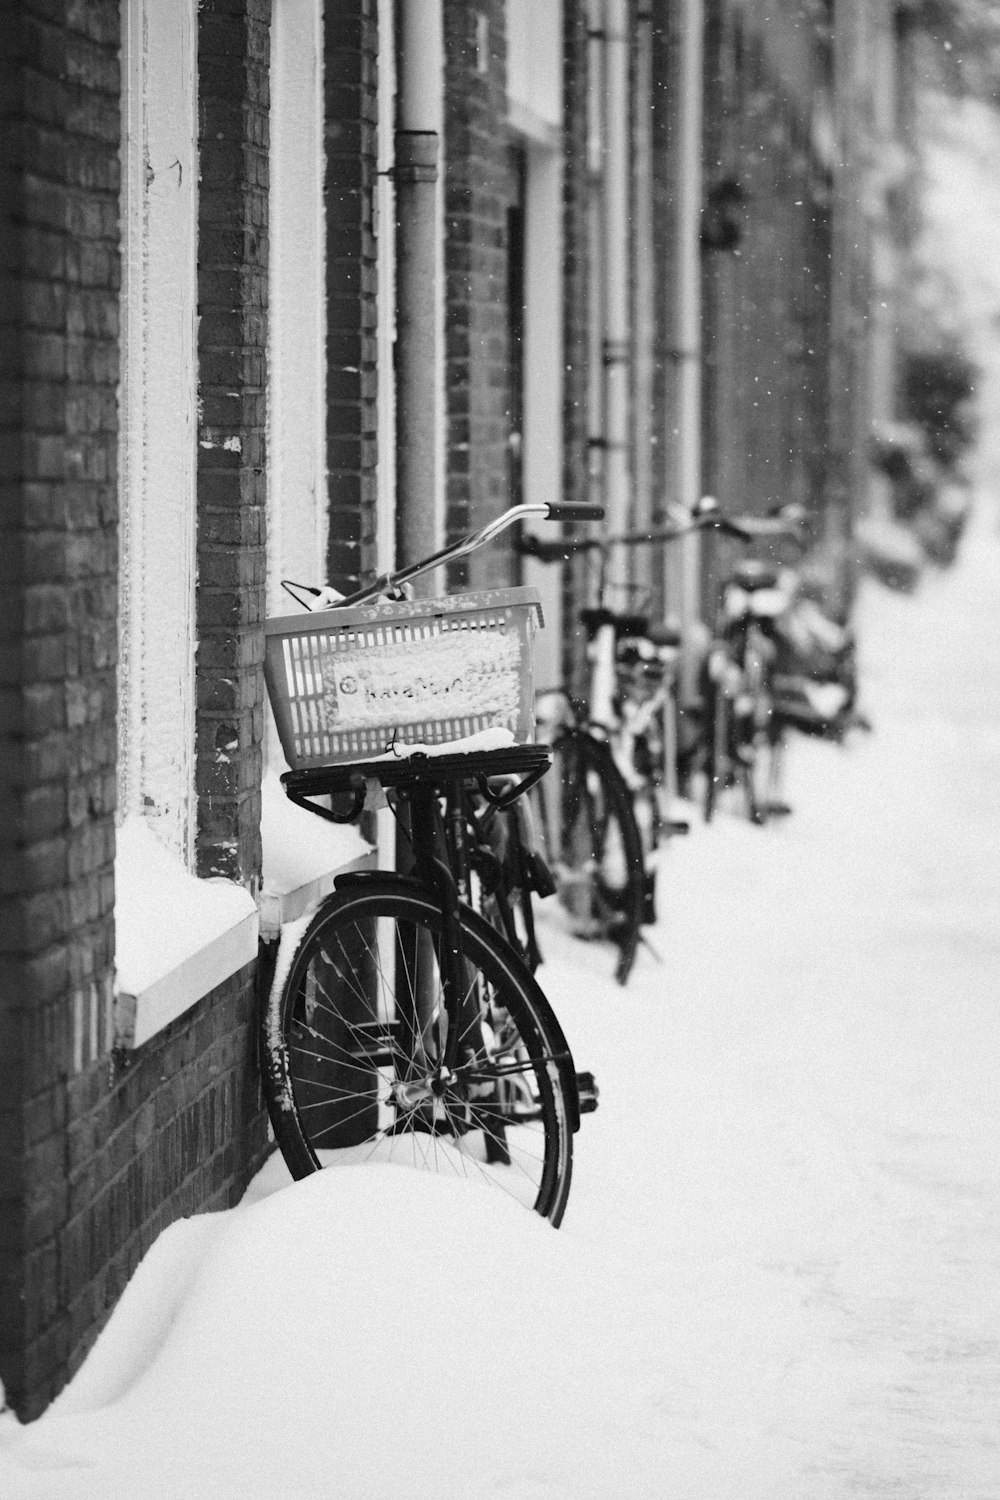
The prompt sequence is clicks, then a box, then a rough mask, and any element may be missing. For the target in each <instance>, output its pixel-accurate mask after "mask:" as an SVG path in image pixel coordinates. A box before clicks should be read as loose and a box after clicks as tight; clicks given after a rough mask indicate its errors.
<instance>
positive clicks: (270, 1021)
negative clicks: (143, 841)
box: [261, 886, 576, 1225]
mask: <svg viewBox="0 0 1000 1500" xmlns="http://www.w3.org/2000/svg"><path fill="white" fill-rule="evenodd" d="M441 926H442V924H441V914H440V912H439V911H438V910H437V908H436V907H435V906H434V904H433V902H432V901H430V900H429V899H427V898H426V897H424V896H423V895H422V894H421V893H420V892H419V891H417V890H414V891H408V890H401V889H400V888H399V887H398V886H396V887H395V888H390V887H389V886H386V887H383V888H378V887H375V888H368V889H364V888H359V889H351V888H347V889H343V890H340V891H338V892H336V893H335V894H334V895H333V896H331V897H329V898H328V899H327V900H326V901H325V902H324V903H323V904H322V906H321V907H320V908H319V910H318V912H317V914H316V916H315V917H314V918H313V920H312V922H311V924H310V925H309V927H308V928H307V929H306V932H305V934H304V935H303V938H302V941H301V943H300V945H299V947H298V949H297V951H296V953H295V955H294V958H293V960H292V963H291V967H290V969H289V971H288V976H287V979H286V981H285V983H284V985H283V986H282V987H281V989H280V992H278V993H276V994H273V995H272V997H271V1000H270V1003H269V1005H268V1008H267V1011H266V1013H265V1015H264V1017H263V1022H262V1027H263V1034H262V1049H261V1055H262V1063H263V1070H262V1071H263V1079H264V1089H265V1096H266V1099H267V1104H268V1111H269V1113H270V1116H271V1122H272V1125H273V1127H274V1134H275V1138H276V1140H277V1142H278V1145H279V1147H280V1149H281V1152H282V1155H283V1156H284V1158H285V1160H286V1162H287V1163H288V1167H289V1170H290V1171H291V1173H292V1176H293V1177H296V1178H299V1177H304V1176H307V1175H308V1174H309V1173H310V1172H314V1171H316V1170H317V1169H319V1168H320V1167H330V1166H335V1165H337V1164H345V1163H354V1162H358V1161H363V1162H368V1161H393V1162H402V1163H405V1164H406V1165H408V1166H412V1167H414V1168H419V1169H422V1170H425V1171H433V1172H439V1173H443V1174H446V1175H452V1176H459V1177H471V1178H476V1179H478V1180H480V1181H482V1182H485V1183H489V1184H491V1185H492V1186H495V1187H497V1188H498V1189H500V1190H502V1191H504V1192H506V1193H508V1194H509V1195H510V1196H511V1197H513V1198H514V1199H516V1200H517V1201H518V1202H520V1203H523V1204H524V1205H525V1206H526V1207H528V1208H532V1209H534V1210H535V1211H536V1212H537V1213H540V1214H541V1215H542V1216H543V1217H545V1218H547V1219H549V1220H550V1222H551V1223H552V1224H553V1225H558V1224H559V1222H560V1220H561V1219H562V1216H563V1213H564V1211H565V1208H566V1200H567V1197H568V1195H569V1185H570V1176H571V1172H572V1132H573V1129H574V1127H575V1123H576V1121H575V1110H574V1109H573V1102H574V1101H573V1099H572V1098H571V1097H570V1096H569V1094H568V1090H569V1089H570V1088H571V1087H575V1072H574V1069H573V1063H572V1059H571V1058H570V1056H569V1051H568V1048H567V1046H566V1043H565V1040H564V1038H563V1036H562V1033H561V1031H560V1029H559V1026H558V1023H557V1022H556V1021H555V1017H554V1016H553V1015H552V1012H551V1009H550V1007H549V1005H548V1002H547V1001H546V999H545V997H544V995H543V994H542V992H541V990H540V989H539V988H538V986H537V984H536V983H535V981H534V980H533V979H532V978H531V975H530V974H529V973H528V972H527V970H525V969H524V968H523V966H522V965H521V963H520V962H519V960H518V959H517V956H516V955H515V954H514V953H513V952H511V951H510V950H509V949H508V946H507V944H505V943H504V942H503V940H502V939H501V938H499V937H498V936H497V935H496V934H495V933H493V932H492V931H491V930H490V929H489V927H488V926H487V925H486V923H484V922H482V921H481V919H479V918H477V916H476V914H475V913H474V912H471V911H468V910H466V909H464V908H463V910H462V911H461V913H460V936H461V949H462V954H463V963H464V968H465V975H466V983H467V988H466V990H465V993H464V994H463V995H462V996H461V997H459V998H460V1003H459V1004H457V1005H456V1004H455V1003H454V1002H452V1003H451V1006H450V1007H449V1005H448V1004H446V1001H445V993H444V987H443V984H442V978H441V969H440V964H439V954H440V952H441ZM449 1009H450V1010H451V1011H455V1010H458V1011H459V1012H460V1017H461V1018H460V1019H456V1018H455V1017H454V1016H453V1015H450V1014H449ZM452 1025H459V1026H460V1027H461V1035H460V1037H459V1046H458V1049H457V1055H456V1057H455V1061H454V1063H453V1064H452V1065H449V1063H448V1060H447V1057H446V1046H447V1042H448V1031H449V1027H450V1026H452ZM450 1056H452V1052H451V1049H449V1050H448V1057H450Z"/></svg>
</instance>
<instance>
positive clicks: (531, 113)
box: [507, 99, 562, 151]
mask: <svg viewBox="0 0 1000 1500" xmlns="http://www.w3.org/2000/svg"><path fill="white" fill-rule="evenodd" d="M507 123H508V124H509V125H510V128H511V130H513V131H515V132H516V133H517V134H518V135H521V136H523V137H524V138H525V140H528V141H531V142H532V143H533V144H535V145H538V146H543V147H544V148H545V149H546V150H547V151H559V150H561V148H562V127H561V125H558V124H554V123H553V122H552V121H551V120H546V119H545V117H544V115H540V114H538V113H537V112H536V111H535V110H533V109H532V108H531V106H530V105H529V104H522V103H521V101H520V100H519V99H511V100H509V102H508V105H507Z"/></svg>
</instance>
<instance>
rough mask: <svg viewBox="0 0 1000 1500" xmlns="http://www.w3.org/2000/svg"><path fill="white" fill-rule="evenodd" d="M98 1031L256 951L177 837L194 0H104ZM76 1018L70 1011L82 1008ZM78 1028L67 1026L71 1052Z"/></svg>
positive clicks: (184, 823)
mask: <svg viewBox="0 0 1000 1500" xmlns="http://www.w3.org/2000/svg"><path fill="white" fill-rule="evenodd" d="M121 19H122V67H123V78H124V111H123V126H124V129H123V143H122V200H121V201H122V226H123V247H122V251H123V253H122V268H123V274H122V295H121V312H122V318H121V351H122V378H121V397H120V419H121V445H120V452H121V465H120V470H121V472H120V485H119V498H120V504H119V514H120V526H119V539H120V564H119V585H120V606H119V607H120V614H119V661H120V667H119V746H118V771H119V798H118V806H119V816H118V822H119V838H118V850H117V853H116V859H115V885H116V900H115V969H116V977H115V1002H114V1014H115V1033H116V1042H117V1044H118V1045H120V1046H125V1047H136V1046H139V1045H141V1043H142V1042H144V1041H146V1040H148V1039H149V1038H150V1037H151V1036H153V1035H154V1034H155V1033H156V1032H158V1031H160V1030H162V1028H163V1027H164V1026H166V1025H168V1024H169V1023H170V1022H171V1021H173V1020H175V1019H176V1018H177V1017H178V1016H180V1015H182V1014H183V1013H184V1012H185V1011H187V1010H188V1009H190V1007H191V1006H192V1005H194V1004H195V1003H196V1002H197V1001H198V1000H200V999H201V998H202V997H203V996H204V995H206V994H208V993H209V991H210V990H212V989H215V988H216V987H217V986H218V985H219V984H221V983H222V982H223V981H224V980H225V979H227V978H228V977H229V976H230V975H231V974H233V973H235V972H236V971H237V970H239V969H240V968H243V967H244V966H245V965H246V964H248V963H250V962H252V960H253V959H254V958H255V957H256V953H257V932H258V917H257V910H256V906H255V903H254V900H253V898H252V896H251V895H250V893H249V892H248V891H244V890H243V889H242V887H240V886H237V885H235V884H233V883H232V882H229V881H218V880H212V881H202V880H199V879H197V877H196V876H195V875H194V874H193V873H192V871H193V867H194V838H195V710H196V695H195V646H196V612H195V582H196V574H197V554H196V543H197V511H196V502H197V379H196V358H197V321H196V320H197V280H198V269H197V235H198V144H197V143H198V124H197V76H198V75H197V32H198V12H197V3H196V0H182V3H180V4H171V5H164V4H162V3H161V0H122V5H121ZM85 1024H86V1018H81V1019H80V1021H79V1025H81V1026H82V1025H85ZM82 1041H83V1039H82V1037H81V1038H80V1042H81V1048H80V1050H81V1051H82Z"/></svg>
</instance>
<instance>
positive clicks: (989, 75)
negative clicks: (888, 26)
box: [897, 0, 1000, 109]
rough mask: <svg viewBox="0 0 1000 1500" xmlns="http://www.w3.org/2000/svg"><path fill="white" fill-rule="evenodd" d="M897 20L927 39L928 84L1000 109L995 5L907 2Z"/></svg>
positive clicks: (986, 0) (977, 0) (972, 0)
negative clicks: (914, 28)
mask: <svg viewBox="0 0 1000 1500" xmlns="http://www.w3.org/2000/svg"><path fill="white" fill-rule="evenodd" d="M897 16H898V18H899V22H900V24H902V25H912V26H915V27H916V28H918V29H919V31H920V32H921V33H922V36H923V43H924V45H923V47H922V49H921V51H922V54H923V56H922V59H921V61H922V63H923V64H924V66H925V67H926V70H927V74H928V78H927V81H928V82H929V83H931V84H934V85H937V86H938V87H939V88H945V89H947V90H948V91H949V92H950V93H956V94H966V95H972V96H973V97H975V98H977V99H983V100H985V101H986V102H987V103H989V104H991V105H992V106H993V107H994V108H995V109H1000V6H998V5H997V4H996V0H903V3H902V4H901V5H900V6H899V7H898V10H897Z"/></svg>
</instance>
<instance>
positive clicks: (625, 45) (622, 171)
mask: <svg viewBox="0 0 1000 1500" xmlns="http://www.w3.org/2000/svg"><path fill="white" fill-rule="evenodd" d="M603 41H604V129H605V136H604V172H603V178H604V181H603V189H604V225H603V228H604V276H605V287H604V310H605V323H604V342H603V347H602V358H603V364H604V423H605V429H604V434H603V436H604V441H605V444H606V448H605V452H606V466H605V496H604V506H605V511H606V514H607V522H606V524H607V529H608V531H611V532H615V531H626V530H628V526H629V512H630V510H631V503H630V502H631V463H630V438H631V427H630V422H629V396H630V385H631V354H632V347H631V329H630V320H629V298H630V293H631V264H630V258H629V243H630V242H629V225H630V218H629V212H630V202H629V179H630V175H631V153H630V150H629V6H628V0H605V4H604V37H603ZM612 566H614V564H612Z"/></svg>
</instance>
